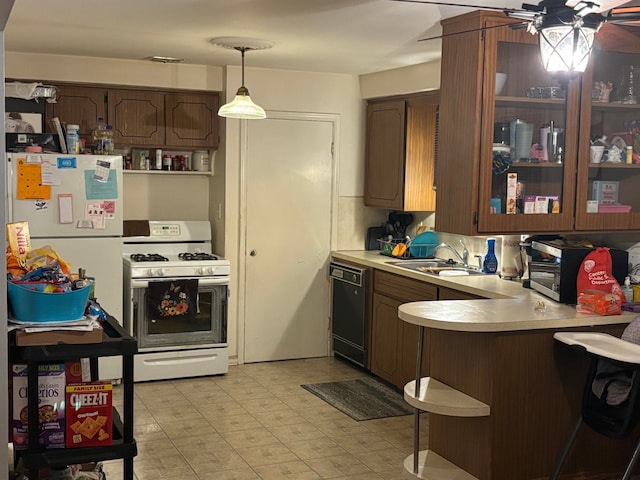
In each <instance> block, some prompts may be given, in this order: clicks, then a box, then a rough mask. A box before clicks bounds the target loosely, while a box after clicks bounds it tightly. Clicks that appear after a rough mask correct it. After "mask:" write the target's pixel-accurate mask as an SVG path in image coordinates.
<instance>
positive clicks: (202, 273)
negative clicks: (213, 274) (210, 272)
mask: <svg viewBox="0 0 640 480" xmlns="http://www.w3.org/2000/svg"><path fill="white" fill-rule="evenodd" d="M197 271H198V273H199V274H200V275H204V274H206V273H207V269H206V268H204V267H199V268H198V269H197Z"/></svg>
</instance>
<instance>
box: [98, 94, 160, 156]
mask: <svg viewBox="0 0 640 480" xmlns="http://www.w3.org/2000/svg"><path fill="white" fill-rule="evenodd" d="M108 105H109V117H108V123H109V124H110V125H112V126H113V138H114V141H115V143H116V147H117V146H118V145H119V144H120V145H131V146H136V145H153V146H161V145H164V143H165V135H164V132H165V128H164V122H165V114H164V112H165V110H164V93H162V92H151V91H145V90H109V93H108Z"/></svg>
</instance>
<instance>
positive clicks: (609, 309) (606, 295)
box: [576, 247, 624, 315]
mask: <svg viewBox="0 0 640 480" xmlns="http://www.w3.org/2000/svg"><path fill="white" fill-rule="evenodd" d="M612 269H613V267H612V261H611V253H609V249H608V248H604V247H598V248H596V249H595V250H593V251H592V252H589V254H588V255H587V256H586V257H585V258H584V260H583V261H582V264H581V265H580V270H579V271H578V279H577V285H576V286H577V291H578V304H577V306H576V309H577V311H578V312H580V313H597V314H598V315H620V313H621V310H622V302H623V299H624V295H623V293H622V288H620V284H619V283H618V281H617V280H616V279H615V277H614V276H613V273H612Z"/></svg>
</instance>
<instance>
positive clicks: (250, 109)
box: [210, 37, 273, 120]
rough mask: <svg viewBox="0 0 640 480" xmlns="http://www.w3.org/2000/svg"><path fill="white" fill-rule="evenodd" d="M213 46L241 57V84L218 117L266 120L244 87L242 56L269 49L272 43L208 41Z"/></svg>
mask: <svg viewBox="0 0 640 480" xmlns="http://www.w3.org/2000/svg"><path fill="white" fill-rule="evenodd" d="M210 42H211V43H213V44H214V45H218V46H220V47H224V48H229V49H233V50H237V51H239V52H240V54H241V55H242V84H241V86H240V88H238V91H237V92H236V97H235V98H234V99H233V101H232V102H230V103H227V104H225V105H223V106H221V107H220V109H219V110H218V115H220V116H221V117H226V118H245V119H249V120H259V119H262V118H266V117H267V114H266V113H265V111H264V109H263V108H262V107H260V106H259V105H256V104H255V103H253V101H252V100H251V97H250V96H249V90H248V89H247V87H245V85H244V54H245V52H248V51H250V50H264V49H267V48H271V47H272V46H273V42H270V41H268V40H260V39H255V38H237V37H219V38H213V39H211V40H210Z"/></svg>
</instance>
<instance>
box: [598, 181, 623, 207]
mask: <svg viewBox="0 0 640 480" xmlns="http://www.w3.org/2000/svg"><path fill="white" fill-rule="evenodd" d="M618 185H619V182H604V181H602V180H594V182H593V190H592V193H591V197H592V199H593V200H597V201H598V203H599V204H601V205H602V204H605V205H606V204H611V203H618Z"/></svg>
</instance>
